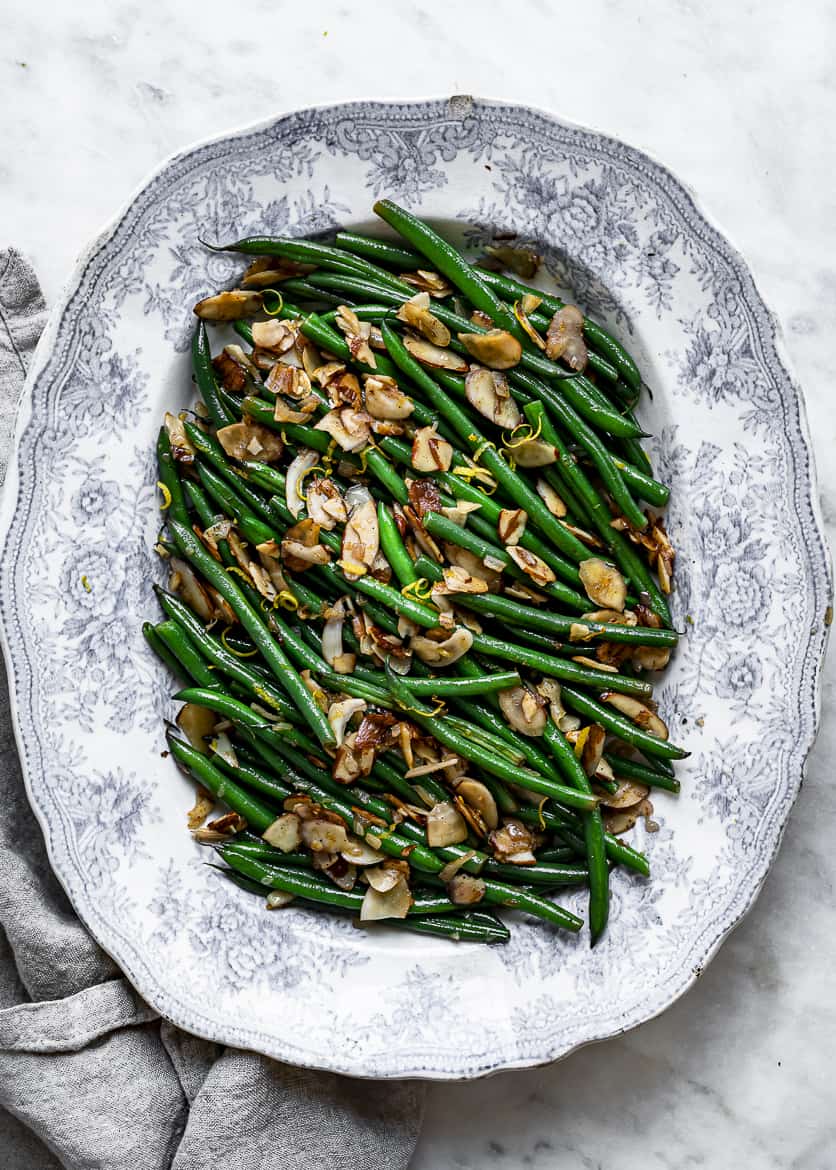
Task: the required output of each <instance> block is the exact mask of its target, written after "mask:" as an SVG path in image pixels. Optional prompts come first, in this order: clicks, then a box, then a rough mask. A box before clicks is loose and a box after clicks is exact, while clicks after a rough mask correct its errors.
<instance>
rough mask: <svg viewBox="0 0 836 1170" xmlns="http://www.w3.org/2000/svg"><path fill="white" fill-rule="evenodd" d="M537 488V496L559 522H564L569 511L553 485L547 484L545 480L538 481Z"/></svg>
mask: <svg viewBox="0 0 836 1170" xmlns="http://www.w3.org/2000/svg"><path fill="white" fill-rule="evenodd" d="M535 487H536V488H537V495H538V496H539V497H540V499H541V500H542V501H543V503H544V504H545V505H546V507H547V508H548V510H549V511H550V512H551V514H552V515H553V516H557V518H558V519H559V520H562V519H563V517H564V516H565V515H566V513H567V511H568V509H567V507H566V505H565V504H564V502H563V499H562V498H561V496H560V495H558V493H557V492H556V491H555V490H554V488H553V487H552V485H551V484H550V483H547V482H546V480H545V479H538V480H537V483H536V484H535Z"/></svg>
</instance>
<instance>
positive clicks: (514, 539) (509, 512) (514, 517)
mask: <svg viewBox="0 0 836 1170" xmlns="http://www.w3.org/2000/svg"><path fill="white" fill-rule="evenodd" d="M527 520H528V513H527V512H525V511H523V509H522V508H503V509H502V511H501V512H500V513H499V519H498V520H497V523H496V531H497V533H498V534H499V539H500V540H501V541H502V543H503V544H504V545H506V546H507V545H509V544H519V542H520V537H521V536H522V534H523V533H524V532H525V525H526V521H527Z"/></svg>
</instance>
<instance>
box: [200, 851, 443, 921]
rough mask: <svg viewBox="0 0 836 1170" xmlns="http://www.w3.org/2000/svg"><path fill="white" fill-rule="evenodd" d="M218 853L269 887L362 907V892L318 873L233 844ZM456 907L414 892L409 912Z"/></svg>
mask: <svg viewBox="0 0 836 1170" xmlns="http://www.w3.org/2000/svg"><path fill="white" fill-rule="evenodd" d="M218 852H219V853H220V855H221V857H222V858H223V859H224V861H225V862H227V864H228V865H231V866H232V867H233V868H234V869H237V870H238V871H239V872H240V873H243V874H245V875H246V876H247V877H250V878H253V879H254V880H256V881H260V882H261V884H262V885H265V886H269V887H270V888H271V889H274V890H282V891H284V893H286V894H293V895H295V896H296V897H299V898H304V899H306V900H308V901H311V902H323V903H325V904H326V905H328V906H338V907H340V908H341V909H343V910H356V911H357V912H358V913H359V911H360V909H361V908H362V905H363V897H364V896H363V894H360V893H355V892H354V891H353V890H341V889H340V888H339V886H335V885H334V883H333V882H330V881H328V879H327V878H323V877H320V876H319V875H318V874H315V873H306V872H304V871H301V870H298V869H294V868H293V867H292V866H288V867H282V866H281V865H276V864H270V863H268V862H266V861H258V860H256V859H255V858H253V857H250V856H248V855H247V854H246V853H242V852H241V851H240V849H239V848H238V846H237V845H235V844H234V843H233V844H231V845H224V846H222V847H221V848H220V849H219V850H218ZM456 909H457V907H456V905H455V903H453V902H451V901H450V899H449V898H447V897H445V896H443V895H428V894H420V893H416V894H413V903H412V906H410V908H409V914H438V913H440V912H442V911H445V910H449V911H451V912H455V911H456Z"/></svg>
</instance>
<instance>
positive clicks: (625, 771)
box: [604, 752, 680, 792]
mask: <svg viewBox="0 0 836 1170" xmlns="http://www.w3.org/2000/svg"><path fill="white" fill-rule="evenodd" d="M604 759H605V760H606V761H607V763H608V764H609V765H610V767H611V768H612V770H613V772H614V773H615V775H616V777H617V778H621V777H623V778H624V779H626V780H638V781H639V783H640V784H646V785H647V786H648V787H649V788H664V789H666V791H668V792H679V787H680V786H679V781H678V780H676V779H674V777H673V776H662V775H661V774H660V773H659V772H657V771H656V770H655V769H654V768H649V767H648V766H647V765H646V764H640V763H639V762H638V761H637V760H628V759H625V757H624V756H617V755H615V754H613V753H611V752H604Z"/></svg>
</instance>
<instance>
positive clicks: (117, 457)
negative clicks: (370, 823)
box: [0, 98, 831, 1078]
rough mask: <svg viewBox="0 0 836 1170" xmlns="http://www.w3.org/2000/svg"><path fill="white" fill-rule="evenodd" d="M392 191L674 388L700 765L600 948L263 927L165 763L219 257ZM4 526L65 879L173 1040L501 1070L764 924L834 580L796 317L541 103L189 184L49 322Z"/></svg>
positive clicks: (204, 153)
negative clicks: (180, 523)
mask: <svg viewBox="0 0 836 1170" xmlns="http://www.w3.org/2000/svg"><path fill="white" fill-rule="evenodd" d="M383 194H387V195H391V196H392V197H394V198H396V199H398V200H401V201H403V202H405V203H406V204H407V205H408V206H410V207H412V208H413V209H415V210H417V211H418V212H419V213H420V214H421V215H424V216H427V217H429V218H430V219H433V220H435V221H437V222H441V223H442V224H443V225H444V226H445V227H446V228H447V229H448V230H452V231H454V232H455V233H456V234H457V235H458V236H459V237H460V238H464V239H468V240H470V241H471V242H473V243H476V244H478V243H480V242H482V241H483V240H484V239H485V238H486V237H487V236H488V235H490V234H492V233H493V232H495V231H496V230H498V229H506V230H507V229H513V230H516V231H517V232H519V233H520V235H521V236H522V237H523V238H524V239H526V240H530V241H532V242H534V243H535V244H536V245H537V247H538V248H539V249H540V250H541V251H542V252H543V253H544V256H545V260H546V268H547V270H548V274H549V277H550V279H551V281H552V283H553V284H554V285H556V286H557V287H558V288H561V289H565V290H567V291H569V290H572V295H573V297H574V298H575V299H577V300H578V302H579V303H581V304H582V305H583V306H584V307H585V308H587V309H588V310H589V311H591V312H592V313H594V314H596V315H598V316H599V317H600V318H601V319H602V320H603V321H604V322H605V323H606V324H607V325H608V326H609V327H610V328H612V329H613V330H614V331H615V332H616V333H617V334H619V335H621V336H622V337H624V338H625V339H626V340H628V342H629V344H630V346H631V348H632V349H633V351H634V352H635V353H636V355H637V357H638V359H639V361H640V364H641V366H642V369H643V370H644V371H645V374H646V377H647V381H648V383H649V384H650V385H651V386H652V388H653V390H654V394H655V397H654V401H653V404H652V409H651V408H650V407H649V405H648V404H645V405H644V406H643V408H642V409H643V412H644V416H645V420H646V421H647V422H649V424H650V426H649V428H648V429H652V430H653V431H654V432H655V434H656V438H655V440H653V447H652V454H653V457H654V463H655V465H656V467H657V468H658V469H659V472H660V474H661V477H662V478H663V479H666V480H667V481H668V482H669V483H670V484H671V486H672V488H673V496H672V503H671V507H670V510H669V524H670V528H671V530H672V533H673V537H674V541H675V544H676V546H677V548H678V549H679V554H680V555H679V559H678V563H677V589H676V593H675V595H674V609H675V615H676V619H677V623H678V625H679V626H680V628H682V629H684V630H685V631H686V636H685V638H684V639H683V642H682V645H681V647H680V649H679V650H678V652H677V654H676V657H675V660H674V663H673V665H672V668H671V670H670V671H669V672H668V673H667V675H666V677H665V679H664V681H663V682H662V684H661V686H660V689H659V698H660V702H661V707H662V710H663V712H664V714H665V716H666V718H667V719H668V721H669V722H670V723H671V724H672V725H673V726H675V727H676V728H677V731H678V736H677V738H679V739H684V740H685V741H686V742H687V743H688V745H689V746H690V747H691V749H692V751H693V754H692V756H691V757H690V759H689V760H688V761H687V762H686V764H685V765H684V766H682V768H681V769H680V775H681V778H682V784H683V792H682V794H681V796H680V797H679V798H678V799H674V798H672V797H668V796H666V795H663V794H659V796H658V797H657V798H655V799H654V803H655V806H656V820H657V821H658V823H659V826H660V827H659V831H658V832H656V833H653V834H648V833H645V834H644V835H643V836H642V835H641V834H639V835H638V842H637V843H638V844H639V845H640V846H641V847H643V848H645V849H646V850H647V852H648V854H649V856H650V860H651V865H652V868H653V878H652V880H651V881H649V882H644V881H641V880H638V879H636V878H633V877H631V876H630V875H628V874H626V873H623V872H621V871H617V872H616V873H615V875H614V881H613V913H612V920H611V926H610V928H609V931H608V933H607V935H606V937H605V939H604V940H603V941H602V943H601V944H599V945H598V946H597V947H596V949H595V950H594V951H592V952H590V950H589V948H588V946H587V939H586V936H585V935H583V936H581V937H580V938H577V939H576V938H567V937H565V936H564V935H559V934H556V933H554V932H553V931H551V930H550V929H547V928H545V927H544V926H543V925H542V924H540V923H536V922H535V923H530V922H526V921H524V920H522V919H520V920H519V922H517V923H515V929H514V931H513V934H512V941H511V942H510V943H509V944H508V945H507V946H505V947H499V948H496V949H491V948H469V949H467V950H466V951H465V952H463V951H462V949H461V948H460V947H455V946H452V945H451V944H449V943H446V942H442V941H438V940H430V939H424V938H411V937H407V936H404V935H402V934H395V933H394V932H388V931H386V930H385V929H384V930H380V931H376V932H374V933H371V934H369V935H363V934H360V933H358V931H357V930H355V929H354V928H353V927H352V925H351V923H350V922H348V921H345V920H335V919H332V918H329V917H327V916H325V915H323V914H318V913H316V912H314V911H308V910H302V909H295V908H294V909H291V910H288V911H285V912H281V913H276V914H268V913H266V912H265V911H264V910H263V908H262V906H261V904H260V903H259V902H258V901H257V900H256V899H253V898H251V897H249V896H248V895H246V894H244V893H243V892H242V891H239V890H237V889H235V888H233V887H231V886H229V885H228V884H227V883H224V882H222V881H221V879H219V878H218V877H217V876H216V875H215V874H213V873H212V871H210V870H208V869H207V868H206V867H205V865H204V864H203V859H202V857H201V856H200V854H199V850H198V849H197V847H195V846H194V845H193V844H192V843H191V841H190V839H189V836H188V834H187V833H186V831H185V810H186V809H187V808H188V807H189V805H190V803H191V793H190V787H189V785H188V784H187V783H186V781H185V780H184V779H183V778H182V777H181V776H180V775H179V774H178V773H177V772H176V770H175V769H174V767H173V766H172V764H171V762H170V761H169V760H166V759H164V758H162V754H161V753H162V748H163V741H162V734H161V720H162V718H163V717H165V716H167V715H170V714H171V704H170V701H169V699H168V694H169V692H170V689H171V685H170V680H169V679H168V678H167V677H166V675H165V672H164V671H163V670H162V668H161V667H160V666H159V665H158V664H157V663H156V662H155V661H154V660H153V659H152V657H151V656H150V654H149V653H148V651H147V649H146V647H145V644H144V642H143V639H142V636H141V632H140V627H141V623H142V621H143V620H144V619H145V618H147V617H148V616H149V615H151V614H153V613H154V612H155V606H154V602H153V595H152V592H151V584H152V582H153V581H154V580H155V579H159V577H160V575H161V567H160V565H159V564H158V563H156V558H155V557H154V555H153V553H152V546H153V542H154V537H155V534H156V530H157V528H158V525H159V523H160V513H159V511H158V509H157V503H156V500H155V494H154V488H153V484H154V480H155V479H156V475H155V471H154V466H153V443H154V437H155V433H156V428H157V426H158V423H159V420H160V418H161V416H162V413H163V411H164V409H166V408H170V407H177V406H185V405H187V404H188V403H189V401H190V398H191V394H192V389H191V383H190V377H189V367H188V358H187V354H186V352H185V351H186V347H187V343H188V338H189V334H190V330H191V323H192V315H191V305H192V304H193V303H194V301H195V300H196V299H198V298H199V297H200V296H202V295H205V294H206V293H207V292H208V291H209V290H211V289H214V288H216V287H218V286H220V285H224V284H230V283H233V282H234V280H235V278H236V274H237V272H238V271H239V269H240V264H239V262H238V261H236V260H235V259H234V258H231V257H230V256H228V255H217V254H213V253H210V252H208V251H207V250H206V249H204V248H203V247H202V246H201V245H200V243H199V240H198V236H200V237H202V238H207V239H209V240H213V241H214V240H227V239H233V238H240V237H241V236H244V235H247V234H251V233H254V232H259V233H261V232H264V233H269V232H273V233H275V232H283V233H290V234H307V233H311V232H321V231H326V230H328V229H331V228H333V227H335V226H336V225H340V224H361V225H362V224H363V223H367V222H368V221H369V220H370V216H371V213H370V205H371V203H372V201H373V199H374V198H375V197H377V196H379V195H383ZM3 531H4V546H3V554H2V564H0V610H1V611H2V619H3V626H4V635H5V641H6V655H7V661H8V665H9V675H10V681H11V685H12V690H13V700H14V708H15V719H16V726H17V732H18V739H19V745H20V749H21V756H22V760H23V765H24V772H25V775H26V779H27V784H28V788H29V792H30V796H31V799H32V803H33V805H34V807H35V809H36V812H37V813H38V816H39V818H40V821H41V824H42V826H43V829H44V833H45V835H46V839H47V844H48V848H49V851H50V856H51V859H52V862H53V865H54V867H55V870H56V872H57V874H58V876H59V878H60V879H61V881H62V882H63V884H64V885H65V887H66V889H67V891H68V893H69V895H70V897H71V899H72V901H73V903H74V905H75V906H76V908H77V910H78V911H79V913H80V914H81V916H82V917H83V919H84V920H85V922H86V923H87V925H88V926H89V928H90V929H91V931H92V932H93V934H94V935H95V936H96V938H97V939H98V940H99V941H100V942H101V943H102V945H103V946H104V947H105V948H106V949H107V950H108V951H109V952H110V953H111V954H112V955H113V956H114V957H115V959H116V960H117V961H118V962H119V964H120V965H121V966H122V967H123V969H124V970H125V971H126V973H127V974H128V976H129V977H130V978H131V979H132V981H133V982H134V983H135V985H136V986H137V987H138V989H139V990H140V992H141V993H142V994H143V995H144V996H145V997H146V998H147V999H148V1000H149V1001H150V1002H151V1003H152V1004H154V1005H155V1006H156V1007H157V1008H158V1009H159V1010H160V1011H161V1012H162V1013H163V1014H164V1015H165V1016H167V1017H168V1018H169V1019H172V1020H174V1021H175V1022H176V1023H177V1024H179V1025H180V1026H182V1027H183V1028H185V1029H187V1030H190V1031H192V1032H195V1033H198V1034H201V1035H204V1036H208V1037H210V1038H212V1039H215V1040H218V1041H221V1042H225V1043H229V1044H235V1045H239V1046H242V1047H249V1048H255V1049H258V1050H260V1051H262V1052H265V1053H267V1054H269V1055H272V1056H275V1057H278V1058H281V1059H284V1060H288V1061H292V1062H295V1063H298V1064H305V1065H312V1066H318V1067H323V1068H329V1069H333V1070H334V1071H338V1072H343V1073H348V1074H353V1075H358V1076H370V1077H371V1076H375V1077H381V1076H383V1077H385V1076H425V1077H435V1078H448V1077H463V1076H478V1075H482V1074H485V1073H488V1072H491V1071H495V1070H497V1069H500V1068H508V1067H519V1066H525V1065H531V1064H536V1063H540V1062H544V1061H548V1060H553V1059H556V1058H558V1057H560V1056H563V1055H565V1054H566V1053H567V1052H569V1051H571V1050H572V1049H573V1048H575V1047H577V1046H578V1045H580V1044H584V1043H587V1042H589V1041H591V1040H596V1039H602V1038H604V1037H606V1036H609V1035H613V1034H615V1033H617V1032H620V1031H623V1030H624V1029H626V1028H629V1027H633V1026H635V1025H636V1024H639V1023H641V1022H642V1021H644V1020H646V1019H648V1018H650V1017H651V1016H653V1015H655V1014H657V1013H658V1012H660V1011H661V1010H663V1009H664V1008H665V1007H666V1006H667V1005H668V1004H670V1003H671V1002H672V1001H673V1000H674V999H675V998H676V997H677V996H678V995H680V994H682V992H683V991H685V990H686V989H687V987H688V986H689V985H690V983H691V982H692V981H693V979H694V977H695V974H696V973H698V971H699V969H700V968H701V967H702V966H703V965H704V964H705V962H706V961H707V960H708V959H709V958H710V957H711V955H712V954H713V953H714V951H715V950H716V949H717V947H718V945H719V943H720V942H721V941H722V939H723V937H724V936H725V935H726V934H727V933H728V931H729V930H730V929H731V927H732V926H733V925H734V924H735V923H736V922H737V921H738V920H739V918H740V917H741V915H742V914H744V913H745V911H746V910H747V909H748V908H749V906H750V905H751V904H752V902H753V900H754V897H755V895H756V893H757V891H758V889H759V887H760V884H761V882H762V881H763V878H764V876H765V874H766V871H767V869H768V867H769V863H770V861H771V859H772V857H773V856H774V853H775V850H776V848H777V846H778V843H779V840H780V836H781V833H782V830H783V827H784V825H785V823H786V819H787V817H788V815H789V811H790V808H791V805H792V803H793V800H794V798H795V795H796V793H797V791H798V788H799V785H800V783H801V778H802V772H803V766H804V760H805V757H806V754H807V751H808V750H809V747H810V745H811V743H812V740H813V737H814V734H815V729H816V723H817V718H818V675H819V667H820V662H821V655H822V651H823V648H824V643H825V638H826V629H825V611H826V609H827V607H828V605H829V604H830V600H831V580H830V569H829V561H828V555H827V550H826V547H825V544H824V541H823V537H822V534H821V527H820V523H819V518H818V511H817V504H816V497H815V489H814V483H813V470H812V466H811V456H810V449H809V443H808V437H807V431H806V423H805V419H804V413H803V406H802V403H801V398H800V393H799V391H798V389H797V387H796V386H795V385H794V384H793V382H792V379H791V377H790V375H789V374H788V372H787V369H786V364H785V359H784V356H783V351H782V348H781V343H780V339H779V337H778V336H777V333H776V327H775V323H774V321H773V320H772V318H771V317H770V315H769V312H768V311H767V309H766V308H765V306H764V304H763V302H762V300H761V298H760V296H759V295H758V293H757V290H756V289H755V287H754V284H753V282H752V278H751V276H750V274H749V272H748V270H747V269H746V267H745V265H744V263H743V261H742V260H741V258H740V257H739V256H738V254H737V253H736V252H735V251H734V250H733V249H732V248H731V246H730V245H729V244H728V243H727V242H726V240H725V239H724V238H723V237H722V236H721V235H720V234H719V233H718V232H717V231H716V230H715V229H714V228H713V227H712V226H711V225H710V224H709V223H708V222H707V221H706V219H705V217H704V216H703V215H702V214H701V213H700V211H699V210H698V209H697V208H696V206H695V204H694V201H693V199H692V197H691V195H690V194H689V193H688V192H687V191H686V190H685V189H684V188H683V187H682V185H681V184H680V183H679V182H677V180H675V179H674V178H673V177H672V176H671V175H670V174H669V172H667V171H666V170H665V169H664V168H663V167H661V166H659V165H658V164H657V163H655V162H653V161H652V160H650V159H648V158H647V157H646V156H645V155H643V154H641V153H640V152H638V151H636V150H633V149H631V148H630V147H627V146H625V145H623V144H622V143H620V142H617V141H614V140H613V139H610V138H607V137H605V136H603V135H600V134H596V133H593V132H591V131H587V130H582V129H579V128H577V127H573V126H569V125H566V124H564V123H562V122H560V121H558V120H556V119H555V118H552V117H550V116H548V115H545V114H542V113H536V112H534V111H531V110H528V109H524V108H520V107H509V106H503V105H497V104H492V103H489V102H483V101H476V100H473V99H469V98H454V99H451V100H450V101H447V102H428V103H417V104H409V105H395V104H374V103H360V104H355V105H346V106H334V107H329V108H323V109H314V110H306V111H302V112H300V113H296V114H290V115H287V116H283V117H279V118H277V119H275V120H272V121H271V122H269V123H267V124H265V125H262V126H259V127H256V128H255V129H248V130H245V131H242V132H241V133H238V134H233V135H228V136H225V137H223V138H221V139H218V140H216V141H213V142H210V143H208V144H204V145H202V146H198V147H196V148H194V149H192V150H189V151H187V152H186V153H184V154H182V155H180V156H178V157H177V158H175V159H174V160H173V161H171V162H169V163H167V164H166V165H165V166H164V167H163V168H162V169H161V170H160V171H159V172H158V173H157V174H156V175H155V176H154V177H153V178H152V179H151V180H150V181H149V182H148V183H147V185H146V186H145V187H143V188H142V190H141V191H140V192H139V194H138V195H137V196H136V197H135V198H134V199H133V201H132V202H131V203H130V205H129V206H128V207H127V209H126V210H125V211H124V212H123V213H122V214H120V215H119V216H118V217H117V219H116V220H115V222H114V223H113V225H112V226H111V227H110V228H109V229H108V230H107V231H106V232H105V233H104V234H103V235H102V236H101V237H100V238H99V239H98V240H96V241H95V242H94V243H93V244H92V246H91V247H90V248H89V249H88V251H87V253H86V254H85V256H84V257H83V259H82V261H81V263H80V265H79V267H78V269H77V271H76V272H75V274H74V275H73V278H72V280H71V282H70V284H69V286H68V289H67V292H66V296H65V298H64V300H63V303H61V304H60V305H58V306H57V307H56V309H55V310H54V312H53V314H52V316H51V319H50V323H49V325H48V327H47V330H46V333H45V335H44V338H43V340H42V342H41V345H40V346H39V349H38V353H37V356H36V359H35V361H34V363H33V368H32V370H31V372H30V377H29V379H28V383H27V392H26V395H25V398H24V402H23V405H22V410H21V416H20V419H19V427H18V449H17V456H16V462H15V465H14V467H13V468H12V469H11V471H10V475H9V480H8V484H7V488H6V492H5V496H4V521H3ZM756 630H757V634H756ZM566 900H567V903H568V904H570V905H573V906H574V907H575V908H577V909H582V908H583V907H582V903H583V897H582V896H581V895H570V896H569V897H568V898H567V899H566ZM463 960H464V961H463ZM349 981H350V984H351V994H350V996H349V995H347V994H346V988H347V985H348V982H349ZM396 1024H397V1027H395V1025H396ZM393 1036H398V1037H401V1039H400V1040H399V1042H398V1043H397V1044H396V1045H393V1043H392V1038H393Z"/></svg>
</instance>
